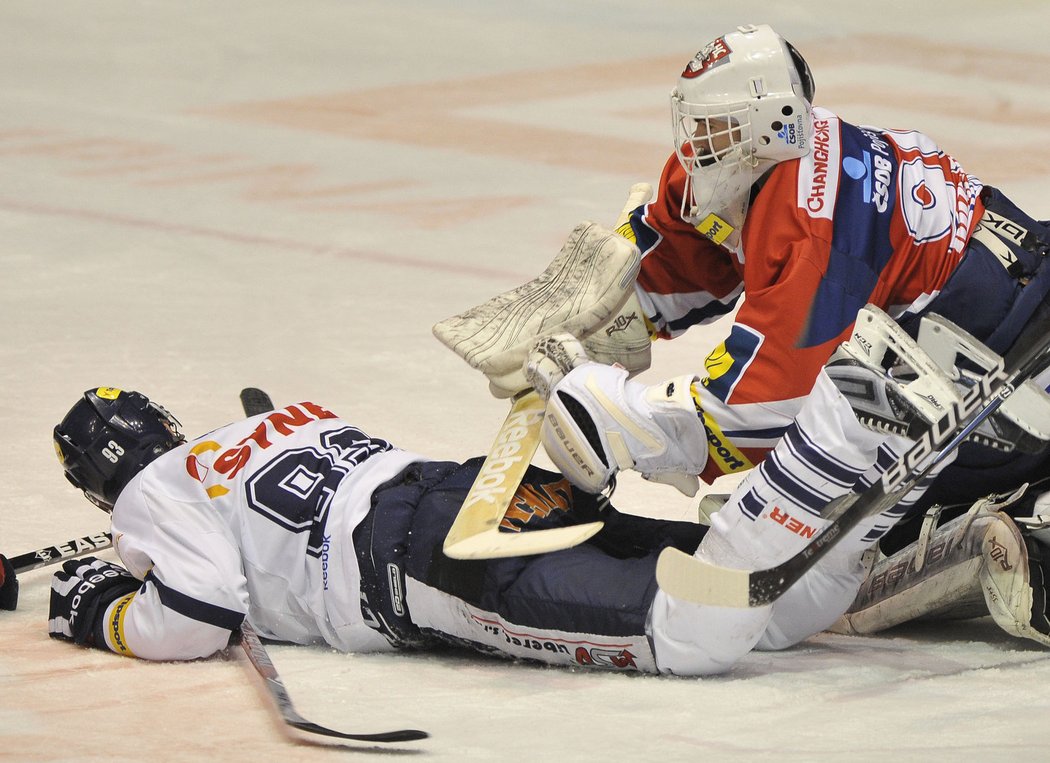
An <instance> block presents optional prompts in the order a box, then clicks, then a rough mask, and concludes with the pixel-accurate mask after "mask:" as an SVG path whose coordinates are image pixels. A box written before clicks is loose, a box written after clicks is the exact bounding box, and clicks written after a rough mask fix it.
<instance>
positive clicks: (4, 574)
mask: <svg viewBox="0 0 1050 763" xmlns="http://www.w3.org/2000/svg"><path fill="white" fill-rule="evenodd" d="M17 605H18V578H16V577H15V568H14V567H13V566H11V562H9V561H8V560H7V557H6V556H4V555H3V554H0V609H14V608H15V607H16V606H17Z"/></svg>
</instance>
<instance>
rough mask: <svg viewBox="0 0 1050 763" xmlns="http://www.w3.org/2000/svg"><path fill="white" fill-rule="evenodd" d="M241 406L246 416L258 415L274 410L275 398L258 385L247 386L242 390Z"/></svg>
mask: <svg viewBox="0 0 1050 763" xmlns="http://www.w3.org/2000/svg"><path fill="white" fill-rule="evenodd" d="M241 407H242V408H244V415H245V416H258V415H259V414H260V413H267V412H268V411H272V410H273V400H271V399H270V396H269V395H268V394H266V393H265V392H263V391H262V390H261V389H259V388H258V387H245V388H244V389H242V390H241Z"/></svg>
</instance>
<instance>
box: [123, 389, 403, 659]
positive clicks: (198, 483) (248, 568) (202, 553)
mask: <svg viewBox="0 0 1050 763" xmlns="http://www.w3.org/2000/svg"><path fill="white" fill-rule="evenodd" d="M419 460H423V458H422V457H421V456H418V455H415V454H412V453H408V452H405V451H402V450H398V449H396V448H394V447H393V446H391V445H390V444H389V443H388V442H386V441H384V440H381V439H377V438H373V437H369V436H368V435H366V434H365V433H363V432H362V431H361V430H359V429H358V428H356V427H354V426H352V425H351V424H349V423H348V422H346V421H344V420H342V419H340V418H338V417H337V416H336V415H335V414H333V413H331V412H330V411H328V410H326V409H325V408H323V407H321V406H319V405H316V404H314V403H310V402H302V403H298V404H295V405H290V406H288V407H287V408H283V409H280V410H277V411H274V412H271V413H268V414H263V415H260V416H255V417H253V418H250V419H246V420H243V421H239V422H236V423H234V424H230V425H228V426H225V427H223V428H221V429H217V430H215V431H213V432H210V433H209V434H207V435H204V436H203V437H201V438H198V439H196V440H193V441H191V442H187V443H185V444H183V445H181V446H180V447H178V448H176V449H174V450H172V451H170V452H168V453H166V454H164V455H163V456H161V457H160V458H159V459H157V460H156V461H154V462H153V463H152V464H150V465H149V466H147V467H146V469H144V470H143V471H142V472H141V473H139V475H138V476H136V478H135V479H134V480H132V481H131V482H130V483H129V484H128V486H127V487H126V488H125V489H124V491H123V492H122V493H121V494H120V497H119V499H118V500H117V503H116V506H115V508H114V510H113V527H112V532H113V540H114V546H115V548H116V550H117V553H118V554H119V556H120V558H121V561H122V562H123V563H124V565H125V566H126V567H127V568H128V570H129V571H130V572H131V573H132V574H133V575H135V577H137V578H139V579H141V580H143V581H144V583H143V586H142V587H141V588H140V589H139V590H138V591H136V592H135V593H132V594H129V595H128V596H126V597H124V598H122V599H118V600H117V601H115V602H114V603H113V604H111V605H110V607H109V610H108V611H107V613H106V629H105V630H106V643H107V646H109V648H110V649H112V650H113V651H115V652H118V653H121V654H126V655H132V656H138V657H143V658H146V659H153V660H177V659H193V658H197V657H206V656H208V655H210V654H212V653H214V652H215V651H217V650H219V649H222V648H223V647H225V646H226V644H227V642H228V640H229V636H230V632H231V631H232V630H234V629H236V628H237V627H238V626H239V625H240V622H241V620H242V619H243V618H244V616H245V615H247V616H248V618H249V619H250V621H251V622H252V624H253V625H254V626H255V627H256V629H257V630H258V631H259V633H260V634H261V635H263V636H264V637H270V638H275V639H280V640H283V641H290V642H294V643H300V644H304V643H316V642H321V641H324V642H327V643H328V644H330V645H332V646H333V647H335V648H337V649H340V650H343V651H351V650H352V651H376V650H386V649H390V648H391V647H390V646H389V644H388V643H387V641H386V640H385V639H384V638H383V637H382V636H381V635H380V634H379V633H377V632H376V631H375V630H373V629H371V628H370V627H369V626H368V625H367V624H366V622H365V619H364V617H363V615H362V612H361V604H360V572H359V569H358V563H357V557H356V554H355V552H354V548H353V541H352V537H351V533H352V532H353V530H354V528H355V527H356V526H357V524H358V523H359V522H360V521H361V520H362V519H363V518H364V517H365V515H366V514H367V512H368V509H369V506H370V503H371V496H372V492H373V491H374V490H375V489H376V488H377V487H378V486H379V485H381V484H383V483H384V482H386V481H388V480H390V479H391V478H393V477H394V476H396V475H397V474H398V473H399V472H401V471H402V470H403V469H404V468H405V467H406V466H407V465H408V464H410V463H412V462H414V461H419Z"/></svg>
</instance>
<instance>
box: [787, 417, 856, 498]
mask: <svg viewBox="0 0 1050 763" xmlns="http://www.w3.org/2000/svg"><path fill="white" fill-rule="evenodd" d="M784 439H785V441H786V442H787V445H786V446H785V447H787V448H788V449H789V450H791V451H792V452H793V453H794V454H795V456H796V457H797V458H798V460H799V461H801V462H802V463H804V464H806V465H807V466H809V467H810V468H811V469H813V471H815V472H816V473H817V474H819V475H821V476H822V477H825V478H827V480H828V481H829V482H832V483H834V484H836V485H840V486H841V487H846V488H848V487H853V484H854V483H855V482H856V481H857V476H858V474H857V470H856V469H854V468H852V467H850V466H848V465H847V464H845V463H844V462H842V461H841V460H839V459H837V458H835V457H834V456H832V455H831V454H830V453H828V452H827V451H826V450H824V449H822V448H821V447H820V446H819V445H817V444H816V443H815V442H814V441H813V439H812V438H811V437H810V436H809V434H808V433H806V432H805V431H804V430H803V429H801V428H800V427H798V426H797V425H792V429H791V431H790V433H789V434H788V436H787V437H785V438H784Z"/></svg>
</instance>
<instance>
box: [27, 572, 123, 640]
mask: <svg viewBox="0 0 1050 763" xmlns="http://www.w3.org/2000/svg"><path fill="white" fill-rule="evenodd" d="M141 585H142V582H141V581H139V580H137V579H136V578H135V577H134V576H132V574H131V573H130V572H128V571H127V570H125V569H124V568H123V567H119V566H117V565H116V564H110V563H109V562H104V561H102V560H101V559H96V558H95V557H93V556H85V557H84V558H83V559H71V560H70V561H68V562H66V563H65V564H63V565H62V570H61V572H56V573H55V576H54V578H52V580H51V610H50V614H49V616H48V621H47V629H48V633H50V635H51V638H59V639H67V640H69V641H72V642H74V643H76V644H83V645H85V646H97V647H99V648H100V649H106V648H108V647H107V646H106V643H105V639H104V638H103V636H102V632H103V625H104V620H105V617H106V609H107V608H108V607H109V605H110V604H111V603H112V602H113V601H115V600H116V599H119V598H120V597H122V596H125V595H127V594H129V593H131V592H133V591H135V590H137V589H138V588H139V586H141Z"/></svg>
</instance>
